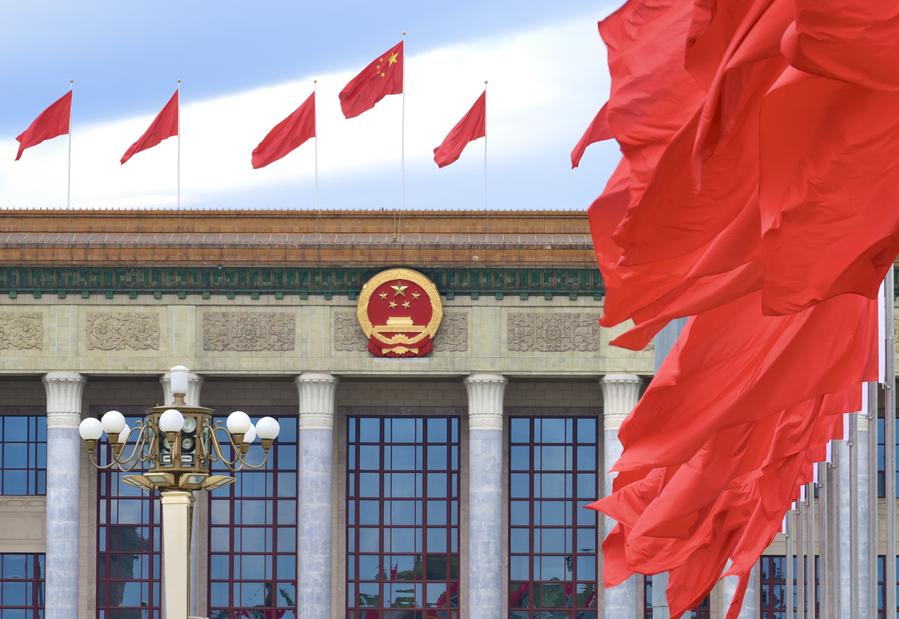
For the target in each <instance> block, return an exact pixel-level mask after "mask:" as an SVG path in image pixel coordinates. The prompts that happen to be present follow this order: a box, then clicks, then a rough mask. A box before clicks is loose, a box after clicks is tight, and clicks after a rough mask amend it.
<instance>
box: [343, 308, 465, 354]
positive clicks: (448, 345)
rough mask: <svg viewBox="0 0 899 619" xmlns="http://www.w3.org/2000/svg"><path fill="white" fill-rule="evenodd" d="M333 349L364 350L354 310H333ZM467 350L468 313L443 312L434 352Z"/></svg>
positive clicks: (364, 346)
mask: <svg viewBox="0 0 899 619" xmlns="http://www.w3.org/2000/svg"><path fill="white" fill-rule="evenodd" d="M334 350H335V351H337V352H366V351H368V338H366V337H365V334H364V333H363V332H362V328H361V327H360V326H359V320H358V318H356V313H355V312H334ZM467 350H468V314H466V313H464V312H444V314H443V322H441V323H440V329H438V331H437V337H435V338H434V352H466V351H467Z"/></svg>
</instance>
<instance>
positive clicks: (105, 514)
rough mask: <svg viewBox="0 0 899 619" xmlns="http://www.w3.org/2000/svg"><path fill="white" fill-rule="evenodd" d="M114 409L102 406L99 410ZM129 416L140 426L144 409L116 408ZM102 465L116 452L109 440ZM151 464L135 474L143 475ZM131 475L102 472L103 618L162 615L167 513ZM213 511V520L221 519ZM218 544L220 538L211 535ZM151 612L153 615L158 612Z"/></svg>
mask: <svg viewBox="0 0 899 619" xmlns="http://www.w3.org/2000/svg"><path fill="white" fill-rule="evenodd" d="M109 408H112V407H102V408H99V409H98V410H97V411H96V414H98V415H99V414H102V412H104V411H106V410H108V409H109ZM116 408H118V409H119V410H121V411H122V413H123V414H124V415H125V417H126V419H127V422H128V425H129V426H131V427H132V428H133V427H135V424H136V423H137V421H139V420H140V419H142V418H143V411H142V410H140V409H137V408H133V409H132V410H130V411H129V410H126V409H122V408H121V407H116ZM97 456H98V458H99V459H100V462H101V463H107V462H109V460H110V458H111V453H110V450H109V445H108V443H106V442H105V441H104V443H103V446H102V448H101V449H99V450H98V454H97ZM145 470H146V467H145V465H142V466H139V467H137V469H136V470H135V471H134V472H132V473H130V474H134V473H141V472H143V471H145ZM125 475H126V473H121V472H116V471H110V470H107V471H102V470H101V471H98V472H97V511H98V516H99V517H98V519H97V616H98V617H110V618H112V617H117V616H118V617H125V616H141V615H138V613H142V616H147V617H149V616H153V617H158V616H159V615H158V612H159V610H160V608H161V606H162V601H161V598H160V589H159V582H160V574H161V569H160V540H161V534H162V531H161V525H160V521H161V518H160V516H161V514H160V510H159V497H158V496H156V495H151V494H148V493H146V492H143V491H141V490H140V489H138V488H134V487H132V486H128V485H125V484H124V483H123V482H122V477H124V476H125ZM221 516H222V515H221V513H219V512H217V511H215V510H213V511H212V512H210V519H213V518H220V517H221ZM210 541H211V545H212V546H213V549H215V548H214V542H215V538H214V537H211V539H210ZM145 613H153V614H152V615H149V614H145Z"/></svg>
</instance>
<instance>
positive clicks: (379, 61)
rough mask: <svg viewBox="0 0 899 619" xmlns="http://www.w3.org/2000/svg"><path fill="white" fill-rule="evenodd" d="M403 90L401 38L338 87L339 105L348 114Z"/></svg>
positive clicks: (372, 105)
mask: <svg viewBox="0 0 899 619" xmlns="http://www.w3.org/2000/svg"><path fill="white" fill-rule="evenodd" d="M401 92H403V42H402V41H400V42H399V43H397V44H396V45H394V46H393V47H391V48H390V49H388V50H387V51H386V52H384V53H383V54H382V55H380V56H378V57H377V58H375V59H374V60H372V61H371V63H370V64H369V65H368V66H367V67H365V68H364V69H362V71H360V72H359V75H357V76H356V77H354V78H353V79H351V80H350V81H349V83H348V84H347V85H346V86H344V87H343V90H341V91H340V95H339V97H340V109H341V110H343V115H344V116H346V117H347V118H353V117H355V116H358V115H359V114H361V113H362V112H367V111H368V110H370V109H371V108H373V107H374V106H375V104H376V103H377V102H378V101H380V100H381V99H383V98H384V97H386V96H387V95H398V94H400V93H401Z"/></svg>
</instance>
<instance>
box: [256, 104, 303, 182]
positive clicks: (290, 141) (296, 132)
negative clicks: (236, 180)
mask: <svg viewBox="0 0 899 619" xmlns="http://www.w3.org/2000/svg"><path fill="white" fill-rule="evenodd" d="M314 137H315V93H314V92H313V93H312V94H311V95H309V98H308V99H306V100H305V101H304V102H303V104H302V105H301V106H300V107H298V108H297V109H296V110H294V111H293V112H291V113H290V115H289V116H288V117H287V118H285V119H284V120H282V121H281V122H279V123H278V124H277V125H275V127H274V128H273V129H272V130H271V131H269V132H268V134H267V135H266V136H265V137H264V138H262V141H261V142H259V146H257V147H256V148H254V149H253V167H254V168H262V167H265V166H267V165H268V164H270V163H273V162H275V161H277V160H278V159H280V158H281V157H284V156H285V155H287V153H289V152H290V151H292V150H293V149H295V148H298V147H299V146H300V145H301V144H302V143H303V142H305V141H306V140H308V139H309V138H314Z"/></svg>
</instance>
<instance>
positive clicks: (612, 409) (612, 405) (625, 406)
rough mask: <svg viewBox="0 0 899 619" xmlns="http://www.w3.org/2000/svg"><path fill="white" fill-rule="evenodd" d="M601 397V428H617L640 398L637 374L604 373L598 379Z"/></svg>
mask: <svg viewBox="0 0 899 619" xmlns="http://www.w3.org/2000/svg"><path fill="white" fill-rule="evenodd" d="M599 382H600V384H601V385H602V399H603V414H602V417H603V428H605V429H606V430H617V429H618V428H620V427H621V423H622V422H623V421H624V419H625V417H627V416H628V415H629V414H630V413H631V411H632V410H633V409H634V406H636V405H637V400H639V398H640V377H639V376H638V375H637V374H606V375H605V376H603V377H602V378H601V379H600V381H599Z"/></svg>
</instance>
